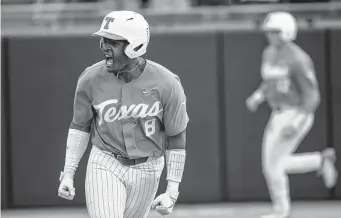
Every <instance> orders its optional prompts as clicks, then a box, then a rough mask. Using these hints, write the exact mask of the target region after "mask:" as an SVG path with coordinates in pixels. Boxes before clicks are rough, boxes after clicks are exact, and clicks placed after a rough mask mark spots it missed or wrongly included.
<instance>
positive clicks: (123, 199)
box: [85, 146, 164, 218]
mask: <svg viewBox="0 0 341 218" xmlns="http://www.w3.org/2000/svg"><path fill="white" fill-rule="evenodd" d="M163 167H164V157H159V158H155V157H149V158H148V160H147V161H146V162H144V163H140V164H137V165H133V166H124V165H122V164H121V163H120V162H119V161H118V160H117V159H116V158H115V157H114V156H113V155H112V154H110V153H109V152H105V151H102V150H100V149H98V148H97V147H95V146H93V148H92V150H91V153H90V157H89V161H88V166H87V173H86V181H85V195H86V205H87V209H88V213H89V215H90V217H91V218H123V217H124V218H135V217H141V218H144V217H147V215H148V213H149V211H150V208H151V204H152V202H153V200H154V197H155V194H156V192H157V189H158V185H159V181H160V176H161V173H162V170H163Z"/></svg>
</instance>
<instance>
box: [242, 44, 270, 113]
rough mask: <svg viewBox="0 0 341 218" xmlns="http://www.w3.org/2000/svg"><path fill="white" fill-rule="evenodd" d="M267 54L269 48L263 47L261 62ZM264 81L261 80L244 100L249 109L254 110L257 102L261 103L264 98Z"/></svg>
mask: <svg viewBox="0 0 341 218" xmlns="http://www.w3.org/2000/svg"><path fill="white" fill-rule="evenodd" d="M268 54H269V48H266V49H264V52H263V55H262V62H264V60H266V59H267V55H268ZM266 88H267V87H266V83H265V82H264V81H262V83H261V84H260V86H259V87H258V88H257V89H256V90H255V91H254V92H253V93H252V95H251V96H250V97H248V98H247V100H246V105H247V107H248V108H249V110H251V111H255V110H256V109H257V107H258V105H259V104H261V103H262V102H263V101H264V100H265V90H266Z"/></svg>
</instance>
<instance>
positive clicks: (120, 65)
mask: <svg viewBox="0 0 341 218" xmlns="http://www.w3.org/2000/svg"><path fill="white" fill-rule="evenodd" d="M126 44H127V42H126V41H122V40H112V39H108V38H104V37H103V38H102V39H101V50H102V53H103V55H104V57H105V61H106V67H107V70H108V72H118V71H121V70H124V68H125V67H126V66H127V65H128V64H129V60H130V59H129V58H128V56H127V55H126V54H125V53H124V49H125V47H126Z"/></svg>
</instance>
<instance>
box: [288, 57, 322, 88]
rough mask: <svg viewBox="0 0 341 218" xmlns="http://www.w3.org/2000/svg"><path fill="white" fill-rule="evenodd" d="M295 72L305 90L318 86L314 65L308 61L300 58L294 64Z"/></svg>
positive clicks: (294, 74) (294, 75)
mask: <svg viewBox="0 0 341 218" xmlns="http://www.w3.org/2000/svg"><path fill="white" fill-rule="evenodd" d="M292 70H293V72H292V73H293V74H292V76H293V77H295V79H296V80H297V82H298V83H299V86H300V88H301V89H303V91H305V90H309V89H311V88H313V89H315V88H317V87H318V82H317V79H316V75H315V70H314V66H313V64H312V63H310V62H308V61H302V60H298V61H296V62H295V63H293V64H292Z"/></svg>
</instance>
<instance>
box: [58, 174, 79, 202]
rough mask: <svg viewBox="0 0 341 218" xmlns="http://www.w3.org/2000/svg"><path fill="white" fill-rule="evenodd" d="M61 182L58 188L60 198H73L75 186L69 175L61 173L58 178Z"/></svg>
mask: <svg viewBox="0 0 341 218" xmlns="http://www.w3.org/2000/svg"><path fill="white" fill-rule="evenodd" d="M60 180H61V182H60V185H59V189H58V195H59V197H61V198H64V199H67V200H70V201H71V200H73V198H74V197H75V194H76V193H75V190H76V189H75V188H74V186H73V178H72V177H71V176H68V175H67V174H65V175H61V178H60Z"/></svg>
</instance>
